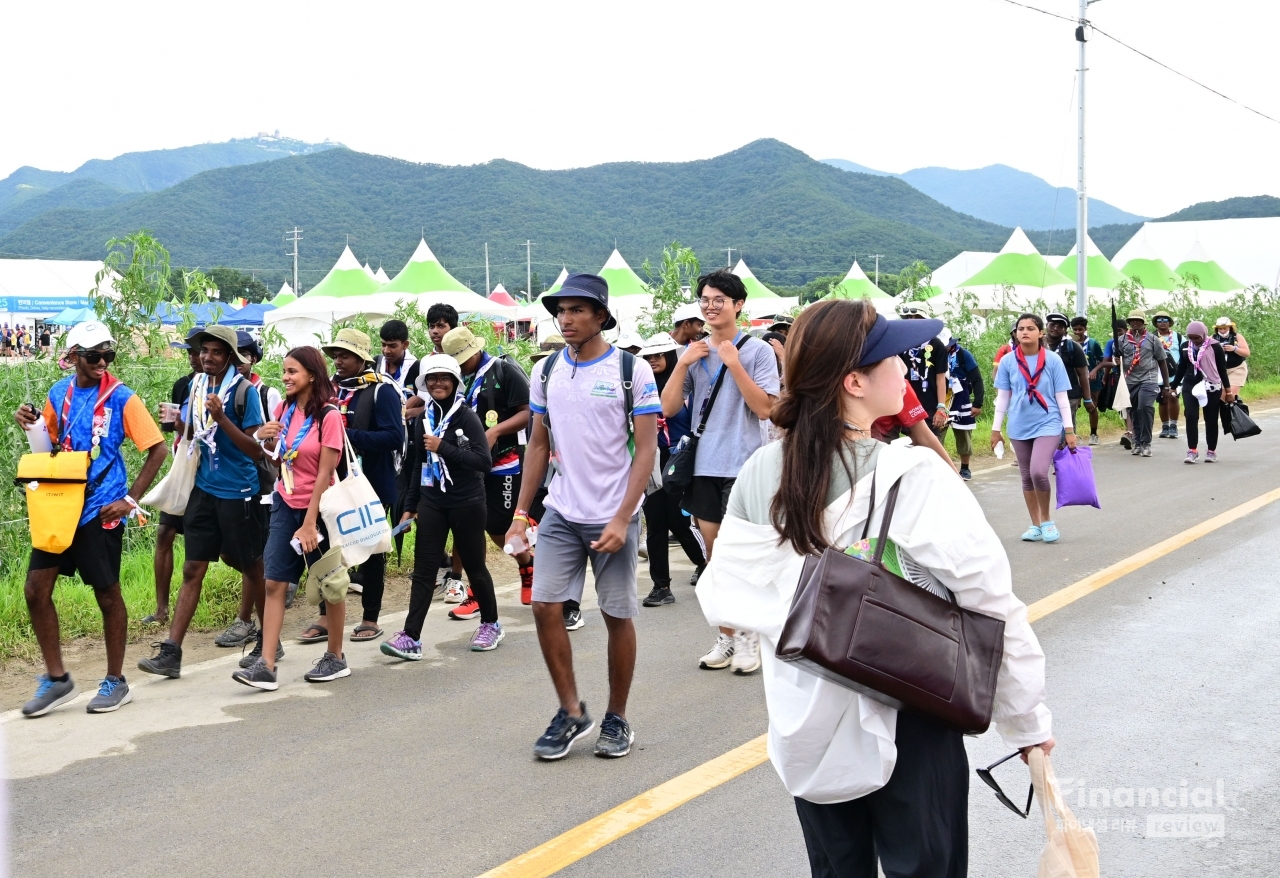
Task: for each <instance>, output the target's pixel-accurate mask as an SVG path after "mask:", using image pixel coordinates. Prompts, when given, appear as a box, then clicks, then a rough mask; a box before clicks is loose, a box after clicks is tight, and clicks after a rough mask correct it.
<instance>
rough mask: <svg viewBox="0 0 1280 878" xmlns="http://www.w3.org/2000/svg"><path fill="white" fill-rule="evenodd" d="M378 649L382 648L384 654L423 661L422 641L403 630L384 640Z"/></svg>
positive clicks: (406, 659) (409, 660)
mask: <svg viewBox="0 0 1280 878" xmlns="http://www.w3.org/2000/svg"><path fill="white" fill-rule="evenodd" d="M378 649H380V650H382V654H383V655H389V656H391V657H392V658H398V659H404V660H405V661H407V662H420V661H422V641H421V640H414V639H413V638H412V637H410V636H409V635H408V634H405V633H404V632H403V631H397V632H396V636H395V637H392V638H391V639H390V640H384V641H383V642H382V645H381V646H379V647H378Z"/></svg>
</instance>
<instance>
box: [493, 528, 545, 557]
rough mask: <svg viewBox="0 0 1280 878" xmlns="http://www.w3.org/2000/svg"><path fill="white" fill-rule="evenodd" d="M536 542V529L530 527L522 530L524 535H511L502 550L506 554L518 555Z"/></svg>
mask: <svg viewBox="0 0 1280 878" xmlns="http://www.w3.org/2000/svg"><path fill="white" fill-rule="evenodd" d="M537 543H538V529H537V528H536V527H531V528H529V529H528V530H526V531H525V532H524V537H512V538H511V539H510V540H509V541H508V542H507V544H506V545H505V546H503V547H502V551H504V552H506V553H507V554H508V555H520V554H523V553H525V552H527V551H529V550H530V549H532V548H533V547H534V546H535V545H537Z"/></svg>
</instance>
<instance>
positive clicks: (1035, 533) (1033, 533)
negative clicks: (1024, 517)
mask: <svg viewBox="0 0 1280 878" xmlns="http://www.w3.org/2000/svg"><path fill="white" fill-rule="evenodd" d="M1042 539H1044V534H1043V533H1042V532H1041V530H1040V525H1038V524H1033V525H1031V527H1029V528H1027V529H1026V531H1024V532H1023V534H1022V541H1023V542H1024V543H1038V542H1040V541H1041V540H1042Z"/></svg>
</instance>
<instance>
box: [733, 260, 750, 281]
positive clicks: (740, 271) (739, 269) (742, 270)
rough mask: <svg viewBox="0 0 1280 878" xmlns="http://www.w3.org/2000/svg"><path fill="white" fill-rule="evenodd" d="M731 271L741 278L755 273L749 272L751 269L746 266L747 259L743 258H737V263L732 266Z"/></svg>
mask: <svg viewBox="0 0 1280 878" xmlns="http://www.w3.org/2000/svg"><path fill="white" fill-rule="evenodd" d="M733 273H734V275H735V276H737V277H740V278H742V279H743V280H746V279H747V278H749V277H750V278H754V277H755V275H754V274H752V273H751V269H750V268H748V267H747V260H745V259H739V260H738V264H737V265H735V266H734V267H733Z"/></svg>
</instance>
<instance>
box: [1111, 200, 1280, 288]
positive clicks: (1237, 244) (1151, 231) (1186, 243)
mask: <svg viewBox="0 0 1280 878" xmlns="http://www.w3.org/2000/svg"><path fill="white" fill-rule="evenodd" d="M1143 241H1145V245H1144V244H1143ZM1197 242H1199V243H1200V244H1201V245H1202V246H1203V247H1204V249H1205V250H1206V251H1208V252H1209V253H1212V254H1213V259H1214V260H1215V261H1216V262H1217V263H1218V264H1219V265H1221V266H1222V268H1223V269H1224V270H1225V271H1227V272H1229V273H1230V274H1231V276H1232V277H1234V278H1235V279H1236V280H1238V281H1239V282H1240V283H1242V284H1244V285H1246V286H1251V285H1253V284H1264V285H1266V286H1268V287H1272V288H1276V287H1280V217H1257V218H1251V219H1225V220H1199V221H1195V222H1181V223H1157V222H1149V223H1144V224H1143V226H1142V229H1141V230H1140V231H1139V232H1138V234H1136V235H1134V236H1133V238H1132V239H1130V241H1129V242H1128V243H1127V244H1125V245H1124V246H1123V247H1121V248H1120V251H1119V252H1118V253H1116V255H1115V257H1114V258H1112V260H1111V261H1112V262H1113V263H1115V264H1116V265H1117V266H1122V265H1124V264H1125V263H1126V262H1128V261H1129V260H1131V259H1134V258H1135V257H1136V254H1137V253H1138V252H1139V251H1140V250H1141V248H1143V247H1144V246H1145V247H1146V248H1149V250H1150V252H1152V253H1154V255H1155V256H1156V257H1158V258H1160V259H1163V260H1164V261H1165V262H1166V263H1167V264H1169V265H1170V266H1176V265H1180V264H1182V263H1183V262H1184V261H1186V259H1187V255H1188V253H1190V252H1191V249H1192V248H1193V247H1194V246H1195V245H1196V243H1197Z"/></svg>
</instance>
